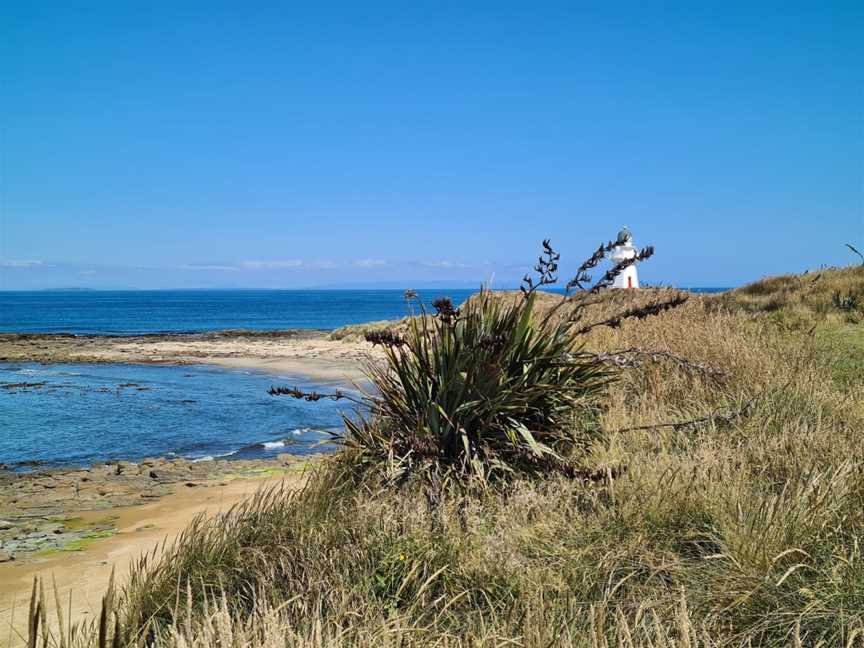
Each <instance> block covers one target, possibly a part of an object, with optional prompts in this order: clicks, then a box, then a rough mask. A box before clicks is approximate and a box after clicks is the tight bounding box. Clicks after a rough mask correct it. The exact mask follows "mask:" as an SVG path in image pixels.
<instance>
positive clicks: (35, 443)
mask: <svg viewBox="0 0 864 648" xmlns="http://www.w3.org/2000/svg"><path fill="white" fill-rule="evenodd" d="M472 292H473V291H471V290H465V289H451V290H420V291H418V294H419V297H420V299H422V300H423V301H424V302H425V303H427V304H428V303H429V302H431V300H432V299H434V298H436V297H439V296H447V297H450V298H451V299H452V300H453V302H454V303H457V304H458V303H460V302H462V301H464V300H465V299H466V298H467V297H468V296H469V295H470V294H471V293H472ZM406 314H407V305H406V302H405V299H404V297H403V293H402V291H399V290H350V291H348V290H345V291H218V290H217V291H123V292H108V291H105V292H103V291H92V292H91V291H80V292H77V291H76V292H60V291H57V292H48V291H46V292H0V332H15V333H70V334H76V335H113V336H123V335H142V334H158V333H167V332H170V333H197V332H206V331H215V330H223V329H252V330H272V329H334V328H338V327H340V326H344V325H346V324H356V323H362V322H369V321H375V320H385V319H396V318H400V317H403V316H405V315H406ZM273 384H288V385H296V386H300V387H303V388H307V389H316V388H317V389H319V390H322V391H324V390H327V389H328V388H327V387H321V386H319V385H316V384H315V383H314V381H309V380H306V379H303V378H301V377H297V376H276V375H271V374H266V373H262V372H255V371H240V370H231V369H223V368H217V367H210V366H193V367H190V366H180V367H178V366H141V365H124V364H113V365H88V364H64V365H39V364H33V363H23V364H22V363H2V362H0V464H6V465H7V466H11V467H12V468H13V469H21V468H22V467H26V466H30V465H31V464H34V463H36V464H39V465H43V464H44V465H47V466H84V465H89V464H90V463H93V462H98V461H105V460H112V459H128V460H136V459H141V458H143V457H148V456H167V457H174V456H177V457H185V458H188V459H192V460H207V459H211V458H219V457H225V458H244V459H245V458H256V457H268V456H275V455H276V454H278V453H279V452H290V453H300V454H302V453H307V452H311V451H313V448H315V449H322V450H332V449H333V448H334V447H335V446H334V445H333V444H332V443H326V442H327V441H328V440H331V436H330V433H332V432H333V431H338V430H339V429H341V426H342V414H344V413H347V412H349V411H350V410H351V408H350V407H349V406H346V405H345V404H344V401H340V402H338V403H334V402H332V401H327V400H322V401H318V402H315V403H307V402H305V401H296V400H294V399H291V398H286V397H282V398H276V397H272V396H269V395H267V388H268V387H269V386H271V385H273ZM322 442H325V443H324V444H323V445H319V444H321V443H322Z"/></svg>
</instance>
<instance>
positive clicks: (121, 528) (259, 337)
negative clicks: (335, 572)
mask: <svg viewBox="0 0 864 648" xmlns="http://www.w3.org/2000/svg"><path fill="white" fill-rule="evenodd" d="M373 353H374V352H373V351H372V347H371V345H369V344H368V343H366V342H363V341H357V340H350V341H342V340H338V341H337V340H331V339H329V337H328V335H327V334H326V333H325V332H318V331H286V332H263V333H259V332H249V331H226V332H220V333H210V334H194V335H148V336H136V337H80V336H70V335H51V334H46V335H42V334H35V335H29V334H28V335H19V334H0V362H38V363H130V364H170V365H188V364H213V365H219V366H225V367H232V368H248V369H256V370H262V371H268V372H273V373H277V374H290V375H302V376H306V377H310V378H313V379H316V380H318V381H322V382H325V383H332V384H350V383H356V382H359V381H362V379H363V374H362V371H361V367H362V365H363V363H364V362H366V361H368V360H369V359H370V358H374V355H373ZM308 461H309V460H308V459H300V458H297V457H294V456H292V455H280V456H279V458H278V459H275V460H253V461H215V462H202V463H192V462H188V461H183V460H176V459H175V460H170V461H169V460H164V459H158V458H157V459H152V460H145V461H142V462H139V463H137V464H136V463H128V462H111V463H108V464H104V465H102V464H99V465H94V466H91V467H90V468H87V469H77V470H46V471H41V470H39V471H35V472H33V473H28V474H20V473H11V472H3V471H2V470H0V540H2V541H3V542H2V551H0V628H2V631H0V646H6V645H11V646H17V645H21V644H22V643H23V632H24V629H26V613H27V605H28V600H29V596H30V591H31V588H32V585H33V578H34V577H39V578H42V579H43V580H44V581H45V582H46V584H50V583H52V582H53V581H55V580H56V583H57V587H58V590H59V592H60V596H61V600H64V601H65V600H67V599H68V597H69V593H70V591H71V592H74V594H75V595H74V596H73V597H72V599H73V601H74V603H73V607H72V617H73V618H74V619H78V620H81V619H87V618H92V616H93V615H96V616H97V617H98V613H99V605H100V596H101V594H102V593H103V592H104V588H105V586H106V585H107V582H108V579H109V576H110V574H111V570H112V568H113V569H116V573H117V578H118V581H119V582H121V583H122V580H123V577H124V574H125V573H126V571H127V570H128V567H129V565H130V564H131V562H132V561H133V560H135V559H136V558H137V557H139V556H140V555H142V554H143V553H145V552H148V551H152V550H153V549H154V548H155V547H156V546H157V545H159V544H161V543H162V542H163V541H164V540H166V539H168V540H169V541H170V539H172V538H174V537H176V536H177V534H178V533H180V532H181V531H182V530H183V528H184V527H185V526H186V525H187V524H188V522H189V521H190V520H191V519H192V518H193V517H194V516H195V515H197V514H199V513H201V514H205V515H215V514H218V513H220V512H224V511H225V510H227V509H228V508H230V507H231V506H232V505H234V504H236V503H237V502H239V501H241V500H242V499H243V498H245V497H247V496H249V495H251V494H252V493H254V492H255V491H256V490H257V489H258V488H260V487H262V486H267V485H275V484H276V483H278V481H279V480H286V482H287V483H288V484H289V485H291V486H294V485H299V484H301V483H302V479H303V477H302V472H303V469H304V467H305V466H306V465H308ZM312 461H314V458H313V459H312ZM48 599H49V600H51V601H53V594H52V595H50V596H48ZM49 606H50V607H52V608H53V602H52V603H50V604H49Z"/></svg>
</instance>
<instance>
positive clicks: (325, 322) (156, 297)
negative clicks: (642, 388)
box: [0, 288, 723, 335]
mask: <svg viewBox="0 0 864 648" xmlns="http://www.w3.org/2000/svg"><path fill="white" fill-rule="evenodd" d="M691 290H694V291H698V292H715V291H718V290H723V289H722V288H695V289H691ZM474 292H476V290H473V289H465V288H458V289H428V290H418V291H417V294H418V296H419V298H420V299H421V300H423V302H424V303H426V304H427V305H428V304H429V303H430V302H431V301H432V300H433V299H435V298H437V297H450V299H452V300H453V303H455V304H459V303H461V302H463V301H464V300H465V299H467V298H468V297H469V296H470V295H471V294H473V293H474ZM407 313H408V311H407V304H406V302H405V299H404V296H403V291H401V290H154V291H147V290H134V291H132V290H129V291H101V290H100V291H89V290H83V291H66V292H64V291H36V292H23V291H22V292H14V291H6V292H2V291H0V332H14V333H73V334H77V335H142V334H156V333H200V332H206V331H218V330H224V329H252V330H272V329H325V330H332V329H335V328H339V327H340V326H345V325H347V324H360V323H363V322H371V321H375V320H386V319H398V318H400V317H404V316H405V315H407Z"/></svg>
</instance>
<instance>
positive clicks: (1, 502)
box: [0, 454, 322, 563]
mask: <svg viewBox="0 0 864 648" xmlns="http://www.w3.org/2000/svg"><path fill="white" fill-rule="evenodd" d="M321 456H322V455H320V454H315V455H303V456H300V455H291V454H280V455H279V456H278V457H277V458H276V459H266V460H265V459H261V460H216V461H197V462H196V461H189V460H185V459H164V458H152V459H144V460H142V461H139V462H137V463H135V462H130V461H109V462H104V463H103V462H100V463H97V464H93V465H92V466H90V467H89V468H75V469H46V470H36V471H33V472H14V471H11V470H2V469H0V563H4V562H10V561H14V560H26V559H28V558H31V557H38V556H42V555H45V554H48V553H53V552H61V551H77V550H81V549H83V548H84V547H85V546H86V544H88V543H89V542H91V541H93V540H96V539H98V538H104V537H109V536H111V535H113V534H114V532H115V528H114V525H113V524H112V515H111V510H112V509H115V508H118V507H125V506H134V505H137V504H143V503H147V502H152V501H156V500H158V499H160V498H162V497H163V496H165V495H168V494H170V493H173V492H176V491H177V490H179V489H206V488H210V487H214V486H225V485H226V484H228V483H229V482H231V481H234V480H238V479H264V478H267V477H278V476H280V475H287V474H291V473H298V472H301V471H302V470H303V469H304V468H306V467H307V466H308V465H309V463H310V462H315V461H318V460H319V459H320V458H321ZM94 511H98V512H104V513H105V515H104V516H97V518H96V519H92V518H93V517H94V516H92V515H87V516H85V517H86V518H88V519H87V520H85V519H82V517H81V515H80V514H82V513H90V512H94Z"/></svg>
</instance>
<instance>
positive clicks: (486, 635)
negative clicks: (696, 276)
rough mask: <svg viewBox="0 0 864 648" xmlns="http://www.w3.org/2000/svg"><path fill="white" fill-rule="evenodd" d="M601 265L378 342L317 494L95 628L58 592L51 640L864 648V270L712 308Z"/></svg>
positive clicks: (169, 572)
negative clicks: (560, 288)
mask: <svg viewBox="0 0 864 648" xmlns="http://www.w3.org/2000/svg"><path fill="white" fill-rule="evenodd" d="M602 256H603V247H601V248H600V250H598V253H597V254H595V255H594V256H592V257H591V259H589V260H588V261H587V262H586V264H583V267H582V268H580V270H579V274H578V275H577V277H576V278H575V283H572V284H571V286H570V287H571V288H574V289H575V291H574V292H573V293H572V294H570V295H569V296H568V297H566V298H562V297H561V296H560V295H552V294H549V293H543V292H542V290H538V288H540V287H542V286H545V285H549V284H551V282H552V281H553V279H555V274H556V271H557V262H558V259H557V255H556V253H555V252H554V251H553V250H552V249H551V247H548V245H547V247H546V248H545V249H544V256H543V257H541V259H540V262H539V263H538V266H537V277H536V278H534V277H529V278H526V283H525V285H524V286H523V291H522V293H519V294H516V293H506V294H497V293H489V292H481V293H480V294H479V295H477V296H475V297H474V298H472V299H471V300H469V301H468V302H467V303H465V304H462V305H460V306H459V308H456V307H455V306H454V305H453V304H451V303H449V302H446V301H441V302H438V303H436V305H435V307H434V312H430V313H427V312H425V311H424V310H423V309H420V310H418V311H416V312H414V313H413V316H412V317H409V318H406V320H403V321H401V322H399V323H396V324H395V325H393V326H385V325H381V326H376V327H373V328H369V329H367V330H364V331H362V332H360V333H359V334H360V335H362V336H364V337H365V338H366V339H368V340H369V341H371V342H373V343H376V344H379V345H382V346H383V347H384V350H385V363H384V364H371V365H370V366H369V367H368V375H369V377H370V379H371V381H372V383H373V385H374V387H375V389H372V390H371V391H370V393H369V394H368V395H367V397H366V398H365V399H364V400H363V405H364V408H363V410H362V411H361V412H359V413H358V414H357V416H355V417H354V418H351V419H349V420H347V421H346V427H345V433H344V446H345V447H344V449H343V450H341V451H340V452H338V453H336V454H335V455H333V456H331V457H329V458H327V459H326V460H324V461H322V462H321V463H320V464H318V466H317V467H316V468H315V469H313V470H312V471H311V472H310V474H309V476H308V479H307V481H306V483H305V486H304V487H303V488H302V489H299V490H289V489H286V488H282V487H280V488H274V489H270V490H267V491H265V492H261V493H260V494H259V495H258V496H256V497H255V498H253V499H251V500H249V501H247V502H245V503H244V504H242V505H239V506H237V507H235V508H234V509H232V510H231V511H230V512H229V513H228V514H226V515H224V516H223V517H221V518H219V519H218V520H206V519H203V518H199V519H196V520H195V521H194V522H193V523H192V524H191V525H190V526H189V527H188V529H187V530H186V531H185V532H184V533H183V534H182V536H181V537H180V538H179V539H178V540H177V541H176V543H175V544H173V545H172V546H170V547H167V548H166V550H165V551H164V552H163V553H162V554H160V555H158V556H157V555H156V554H155V553H154V554H151V555H147V556H144V557H142V559H141V560H140V561H139V562H138V563H137V564H136V565H135V567H134V568H133V569H132V571H131V573H130V574H129V575H128V578H124V579H118V580H123V583H124V584H123V585H122V586H118V587H114V586H113V585H112V586H111V587H110V588H109V590H108V591H107V592H106V594H105V597H104V599H103V608H102V615H101V618H100V619H98V620H96V621H94V622H92V623H89V624H87V623H85V624H77V625H74V627H73V624H71V623H70V620H69V619H68V618H66V619H64V618H63V614H62V609H63V606H62V605H61V604H60V602H59V601H58V603H57V605H56V609H57V611H60V612H59V614H58V618H57V619H54V618H53V617H51V618H49V614H48V612H47V610H48V609H49V605H48V603H47V600H48V599H50V598H51V597H52V596H53V594H52V592H51V589H50V587H47V586H45V585H43V584H39V583H36V584H34V594H33V599H32V604H31V609H30V641H31V644H30V645H32V646H36V645H43V644H44V645H56V646H63V647H67V646H68V647H70V648H71V647H72V646H85V645H86V646H89V645H97V646H100V647H101V646H107V645H117V646H132V645H154V646H171V647H177V648H179V647H181V646H182V647H198V646H200V647H202V648H203V647H204V646H223V647H227V646H241V645H242V646H328V647H330V646H332V647H336V646H369V645H383V646H414V645H416V646H525V647H532V648H533V647H540V646H591V647H598V648H599V647H607V646H653V647H658V648H659V647H667V646H668V647H671V646H681V647H683V646H687V647H697V646H699V647H705V648H707V647H715V646H742V647H743V646H786V645H793V646H816V645H822V646H856V645H864V554H862V548H861V546H860V530H861V529H862V523H864V470H862V456H864V455H862V449H864V442H862V437H861V429H862V423H864V405H862V404H864V398H862V396H864V378H862V372H861V369H862V367H864V335H862V334H861V328H860V321H861V319H860V318H861V313H860V312H858V311H856V309H855V308H852V307H851V306H850V299H848V298H844V296H849V295H853V296H855V300H857V301H858V303H860V300H861V299H864V293H862V290H864V268H861V267H854V268H842V269H832V270H824V271H820V272H819V273H808V274H805V275H798V276H784V277H776V278H771V279H766V280H763V281H760V282H757V283H755V284H751V285H750V286H746V287H744V288H741V289H737V290H734V291H730V292H728V293H725V294H722V295H719V296H710V295H692V294H687V293H681V292H678V291H674V290H671V289H649V290H642V291H634V292H631V291H606V290H601V288H603V287H604V286H605V285H607V283H606V282H607V281H609V273H607V274H606V275H604V276H603V277H602V278H601V279H600V281H599V282H598V283H597V284H591V283H590V278H588V277H587V272H588V270H590V269H591V267H594V266H596V265H597V263H599V261H600V259H601V258H602ZM592 259H593V260H594V261H593V266H592V265H591V263H592ZM610 272H613V273H614V272H615V269H614V268H613V270H612V271H610ZM613 278H614V277H613ZM594 285H597V286H599V288H598V289H597V290H594V289H593V286H594ZM835 293H837V294H839V295H840V296H841V297H840V299H839V300H838V299H836V298H835V297H834V295H835ZM408 297H409V300H410V299H412V296H411V295H408ZM350 334H351V333H350V332H347V331H346V332H343V333H342V335H350ZM274 393H282V394H287V395H290V396H294V397H299V398H309V397H310V396H312V397H318V398H321V397H325V396H331V397H334V398H339V397H340V392H334V393H332V394H329V395H322V394H316V395H310V394H308V393H305V394H304V393H303V392H302V391H300V390H296V389H291V388H281V389H280V388H276V389H274Z"/></svg>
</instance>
